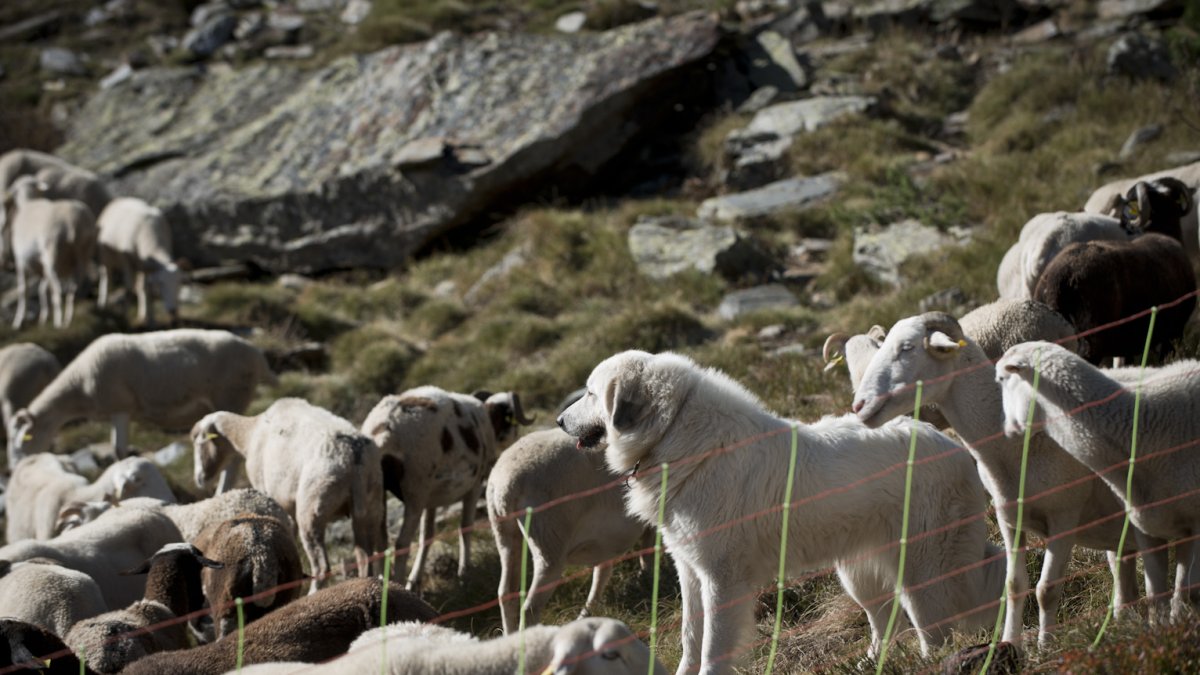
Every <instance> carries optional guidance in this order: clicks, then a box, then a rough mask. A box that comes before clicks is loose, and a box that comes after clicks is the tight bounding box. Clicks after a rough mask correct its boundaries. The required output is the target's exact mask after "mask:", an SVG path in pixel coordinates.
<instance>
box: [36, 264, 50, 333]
mask: <svg viewBox="0 0 1200 675" xmlns="http://www.w3.org/2000/svg"><path fill="white" fill-rule="evenodd" d="M49 318H50V278H49V277H46V276H43V277H42V278H41V279H40V280H39V281H38V325H39V326H44V325H46V320H47V319H49Z"/></svg>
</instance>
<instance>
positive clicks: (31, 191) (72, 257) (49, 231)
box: [0, 176, 96, 329]
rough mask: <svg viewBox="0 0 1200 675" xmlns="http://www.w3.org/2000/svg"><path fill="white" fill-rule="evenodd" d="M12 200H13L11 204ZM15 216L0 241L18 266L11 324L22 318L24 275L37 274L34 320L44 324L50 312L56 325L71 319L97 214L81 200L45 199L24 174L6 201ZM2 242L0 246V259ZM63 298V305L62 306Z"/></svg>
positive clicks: (88, 262)
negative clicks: (36, 309)
mask: <svg viewBox="0 0 1200 675" xmlns="http://www.w3.org/2000/svg"><path fill="white" fill-rule="evenodd" d="M10 202H11V204H10ZM9 208H11V209H12V210H13V216H12V219H11V222H9V223H7V225H6V226H5V229H4V232H3V233H0V240H3V241H4V242H6V243H8V244H11V247H12V255H13V263H14V264H15V265H16V268H17V293H18V296H17V310H16V314H15V316H14V317H13V328H14V329H19V328H20V327H21V325H22V324H23V323H24V322H25V296H26V282H25V279H26V276H28V274H30V273H36V274H39V275H40V276H41V277H42V279H41V282H40V283H39V284H38V300H39V302H40V305H39V310H38V322H39V323H45V322H46V319H47V318H48V317H49V316H50V315H51V310H53V317H54V327H55V328H61V327H63V326H65V325H69V324H70V323H71V319H72V317H73V316H74V313H75V291H76V290H77V288H78V285H79V283H80V282H82V281H83V278H84V275H85V274H86V273H87V271H88V269H89V267H90V265H91V260H92V255H93V252H94V251H95V247H96V217H95V215H94V214H93V213H92V211H91V209H89V208H88V207H87V205H86V204H84V203H83V202H80V201H77V200H73V199H48V198H45V197H44V196H43V195H42V192H41V191H40V190H39V188H38V186H37V183H36V181H35V179H34V178H32V177H30V176H22V177H21V178H18V179H17V181H16V183H14V184H13V187H12V189H11V196H10V197H6V199H5V209H6V210H8V209H9ZM3 251H4V244H0V257H2V256H3ZM64 300H65V304H66V307H65V309H64V307H63V305H64Z"/></svg>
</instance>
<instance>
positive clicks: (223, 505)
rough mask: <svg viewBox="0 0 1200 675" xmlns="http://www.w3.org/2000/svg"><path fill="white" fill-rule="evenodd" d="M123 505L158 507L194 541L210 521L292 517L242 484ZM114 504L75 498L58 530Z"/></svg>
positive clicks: (283, 520) (87, 519) (288, 524)
mask: <svg viewBox="0 0 1200 675" xmlns="http://www.w3.org/2000/svg"><path fill="white" fill-rule="evenodd" d="M122 505H123V506H137V507H139V508H145V509H154V510H158V511H161V512H162V513H163V514H164V515H166V516H167V517H168V518H170V519H171V522H173V523H175V527H178V528H179V532H180V534H182V535H183V540H184V541H193V542H194V541H195V540H196V538H197V537H199V536H200V533H201V532H202V531H203V530H204V529H205V528H207V527H209V526H211V525H216V524H218V523H221V522H224V521H226V520H229V519H231V518H234V517H236V516H238V515H242V514H252V515H258V516H267V517H269V518H275V519H276V520H278V521H279V522H281V523H283V524H284V525H285V526H286V527H288V528H289V529H291V528H292V527H293V525H292V519H291V518H290V517H289V516H288V514H287V512H286V511H284V510H283V507H282V506H280V505H279V503H278V502H276V501H275V500H274V499H271V498H270V497H269V496H268V495H267V494H266V493H263V492H260V491H258V490H255V489H254V488H242V489H239V490H231V491H229V492H223V493H221V494H219V495H216V496H213V497H209V498H208V499H201V500H200V501H198V502H193V503H191V504H168V503H165V502H163V501H161V500H157V499H127V500H125V502H123V503H122ZM112 506H113V504H112V503H111V502H87V503H80V502H75V503H72V504H68V505H67V506H64V507H63V510H62V511H60V512H59V515H58V523H57V524H56V525H55V527H56V528H58V530H59V531H60V532H63V531H66V530H68V529H70V528H72V527H78V526H79V525H82V524H83V523H86V522H90V521H92V520H94V519H95V518H96V517H97V516H99V515H100V514H101V513H104V512H105V511H107V510H108V509H109V508H111V507H112Z"/></svg>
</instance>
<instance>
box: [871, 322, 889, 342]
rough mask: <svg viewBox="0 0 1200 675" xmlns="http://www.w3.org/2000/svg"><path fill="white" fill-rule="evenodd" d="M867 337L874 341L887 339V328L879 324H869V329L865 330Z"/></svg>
mask: <svg viewBox="0 0 1200 675" xmlns="http://www.w3.org/2000/svg"><path fill="white" fill-rule="evenodd" d="M867 337H869V338H871V339H872V340H874V341H876V342H883V341H884V340H886V339H887V329H886V328H884V327H883V326H880V325H879V324H875V325H874V326H871V330H869V331H867Z"/></svg>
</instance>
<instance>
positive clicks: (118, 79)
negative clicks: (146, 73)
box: [100, 63, 133, 89]
mask: <svg viewBox="0 0 1200 675" xmlns="http://www.w3.org/2000/svg"><path fill="white" fill-rule="evenodd" d="M131 77H133V66H131V65H129V64H128V63H122V64H121V65H119V66H117V68H116V70H114V71H112V72H111V73H109V74H108V75H105V76H104V78H103V79H101V80H100V88H101V89H109V88H111V87H115V86H117V85H118V84H121V83H122V82H125V81H127V80H128V79H129V78H131Z"/></svg>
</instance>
